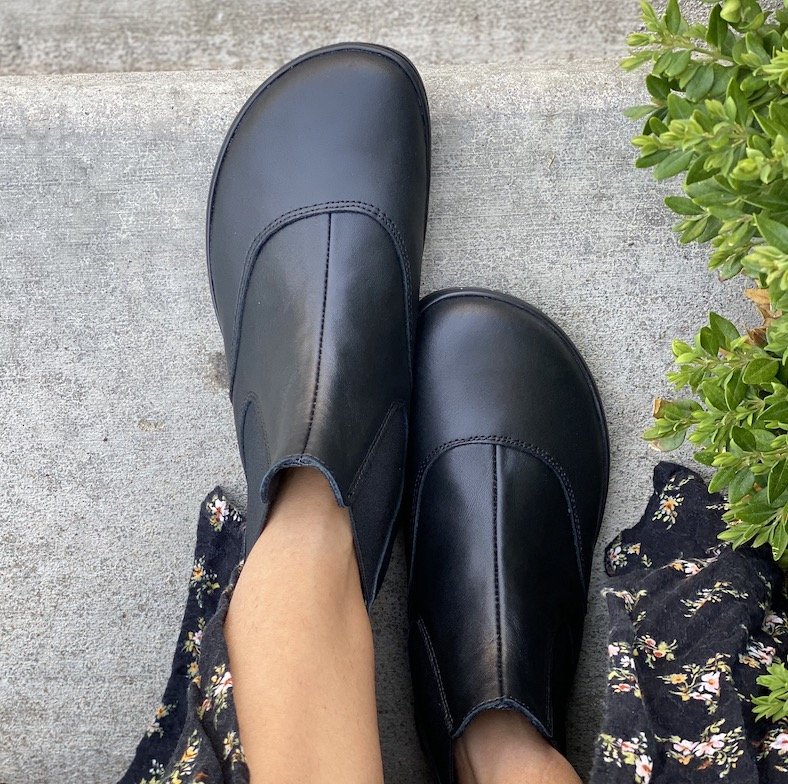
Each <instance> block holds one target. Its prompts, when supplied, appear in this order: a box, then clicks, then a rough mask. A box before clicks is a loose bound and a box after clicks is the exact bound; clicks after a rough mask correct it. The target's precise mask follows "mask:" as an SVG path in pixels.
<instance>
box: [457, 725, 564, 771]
mask: <svg viewBox="0 0 788 784" xmlns="http://www.w3.org/2000/svg"><path fill="white" fill-rule="evenodd" d="M454 764H455V769H456V771H457V782H458V784H523V782H527V784H580V778H579V777H578V775H577V773H575V770H574V768H573V767H572V766H571V765H570V764H569V762H568V761H567V759H566V758H565V757H564V756H562V755H561V753H560V752H559V751H557V750H556V749H555V748H553V747H552V746H551V745H550V744H549V743H548V742H547V741H546V740H545V739H544V736H543V735H542V734H541V733H539V732H538V731H537V730H536V729H535V728H534V726H533V725H532V724H531V723H530V722H529V721H528V719H526V718H525V717H524V716H523V715H522V714H521V713H518V712H516V711H507V710H490V711H485V712H484V713H481V714H479V715H478V716H477V717H476V718H475V719H474V720H473V721H472V722H471V723H470V725H469V726H468V728H467V729H466V730H465V732H463V733H462V735H460V737H459V738H458V739H457V742H456V743H455V744H454Z"/></svg>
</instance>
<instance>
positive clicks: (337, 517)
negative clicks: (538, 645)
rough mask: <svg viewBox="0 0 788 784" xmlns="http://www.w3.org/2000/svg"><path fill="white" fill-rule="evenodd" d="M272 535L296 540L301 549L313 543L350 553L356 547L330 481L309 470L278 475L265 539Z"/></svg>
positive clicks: (345, 516) (294, 470) (293, 470)
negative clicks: (349, 550) (353, 545)
mask: <svg viewBox="0 0 788 784" xmlns="http://www.w3.org/2000/svg"><path fill="white" fill-rule="evenodd" d="M272 533H275V534H276V535H280V536H281V535H283V536H291V537H294V538H297V539H298V540H299V544H300V546H302V547H308V546H309V543H310V542H313V543H314V544H315V545H316V546H318V547H322V546H324V545H330V546H337V547H341V548H343V549H346V550H347V549H352V544H353V537H352V533H351V526H350V515H349V513H348V510H347V509H346V508H344V507H341V506H339V504H338V503H337V500H336V497H335V495H334V491H333V490H332V489H331V486H330V485H329V483H328V479H326V477H325V476H324V475H323V474H322V473H321V472H320V471H319V470H318V469H316V468H310V467H302V468H289V469H286V470H285V471H283V472H282V473H281V474H280V475H279V477H278V486H277V488H276V493H275V497H274V501H273V504H272V505H271V508H270V510H269V514H268V520H267V522H266V526H265V529H264V533H263V535H268V536H270V535H272ZM261 538H262V537H261Z"/></svg>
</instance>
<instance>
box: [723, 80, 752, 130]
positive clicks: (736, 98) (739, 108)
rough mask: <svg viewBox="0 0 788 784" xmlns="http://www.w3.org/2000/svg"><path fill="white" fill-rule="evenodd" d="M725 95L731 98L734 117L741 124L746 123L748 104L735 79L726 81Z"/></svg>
mask: <svg viewBox="0 0 788 784" xmlns="http://www.w3.org/2000/svg"><path fill="white" fill-rule="evenodd" d="M727 95H728V98H732V99H733V103H734V105H735V106H736V119H737V120H738V121H739V123H740V124H741V125H746V124H747V121H748V117H749V114H750V104H749V103H748V101H747V98H746V97H745V96H744V93H743V92H742V91H741V89H740V87H739V83H738V82H737V81H736V80H735V79H731V80H730V82H728V91H727Z"/></svg>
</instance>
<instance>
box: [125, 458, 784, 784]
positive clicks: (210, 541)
mask: <svg viewBox="0 0 788 784" xmlns="http://www.w3.org/2000/svg"><path fill="white" fill-rule="evenodd" d="M724 509H725V507H724V501H723V498H722V497H721V496H719V495H714V494H709V492H708V490H707V488H706V485H705V484H704V482H703V481H702V479H700V477H698V476H697V475H696V474H694V473H693V472H692V471H690V470H688V469H686V468H682V467H681V466H678V465H675V464H672V463H660V464H659V465H658V466H657V467H656V469H655V471H654V494H653V495H652V497H651V499H650V501H649V503H648V506H647V508H646V511H645V513H644V515H643V517H642V519H641V520H640V522H639V523H638V524H637V525H635V526H634V527H633V528H630V529H628V530H625V531H623V532H622V533H621V534H619V535H618V536H617V537H616V538H615V539H614V540H613V542H612V543H611V544H610V545H609V546H608V547H607V549H606V552H605V568H606V570H607V573H608V575H609V579H608V581H607V585H606V587H605V589H604V591H603V595H604V596H605V598H606V601H607V605H608V610H609V615H610V633H609V645H608V649H607V655H608V675H607V687H606V695H605V717H604V721H603V726H602V728H601V731H600V733H599V735H598V739H597V745H596V750H595V759H594V767H593V771H592V773H591V782H592V784H630V783H632V784H682V783H683V782H693V783H694V782H704V781H719V780H721V779H724V780H725V781H727V782H731V783H732V784H739V783H742V784H743V783H744V782H747V784H750V783H751V782H752V783H754V782H769V783H771V782H786V784H788V719H784V720H781V721H778V722H776V723H771V722H768V721H764V720H761V721H756V720H755V717H754V716H753V713H752V708H751V700H752V697H753V696H754V695H757V694H760V693H762V692H763V689H762V688H761V687H759V686H758V685H757V683H756V679H757V677H758V676H759V675H762V674H763V673H764V672H765V671H766V667H767V666H768V665H769V664H770V663H771V662H772V661H774V660H776V659H780V660H785V657H786V655H787V654H788V602H786V598H785V594H784V585H783V577H782V573H781V571H780V570H779V569H778V568H777V567H776V565H775V564H774V563H773V562H772V561H771V559H770V557H769V554H768V552H762V551H756V550H752V549H751V548H740V549H739V550H733V549H732V548H731V547H729V546H728V545H725V544H723V543H722V542H720V541H719V540H718V539H717V534H718V533H719V532H720V531H721V530H722V529H723V527H724V523H723V522H722V517H721V516H722V512H723V511H724ZM243 528H244V520H243V517H242V516H241V515H240V514H239V513H238V511H237V510H236V509H235V508H234V507H233V506H232V504H231V503H230V502H229V501H228V499H227V498H226V497H225V495H224V493H223V492H222V490H221V488H216V489H215V490H214V491H213V492H212V493H210V494H209V495H208V497H207V498H206V499H205V501H204V502H203V504H202V507H201V510H200V516H199V522H198V535H197V546H196V550H195V559H194V568H193V570H192V574H191V579H190V581H189V593H188V599H187V603H186V609H185V612H184V618H183V624H182V627H181V633H180V636H179V639H178V643H177V648H176V652H175V656H174V659H173V665H172V674H171V676H170V679H169V681H168V684H167V688H166V689H165V692H164V697H163V699H162V702H161V704H160V705H159V707H158V708H157V709H156V712H155V716H154V718H153V721H152V722H151V724H150V726H149V727H148V730H147V732H146V733H145V736H144V737H143V739H142V741H141V742H140V744H139V746H138V747H137V751H136V754H135V757H134V760H133V761H132V763H131V765H130V767H129V769H128V770H127V772H126V774H125V775H124V776H123V778H122V779H121V780H120V782H119V784H196V783H197V782H204V783H205V784H248V782H249V771H248V768H247V766H246V762H245V761H244V755H243V750H242V747H241V742H240V738H239V735H238V726H237V720H236V715H235V708H234V705H233V691H232V675H231V674H230V670H229V669H228V666H227V662H228V655H227V647H226V645H225V641H224V635H223V624H224V619H225V616H226V614H227V607H228V605H229V602H230V597H231V595H232V587H233V585H234V584H235V580H236V579H237V575H238V573H239V572H240V569H241V568H242V557H243Z"/></svg>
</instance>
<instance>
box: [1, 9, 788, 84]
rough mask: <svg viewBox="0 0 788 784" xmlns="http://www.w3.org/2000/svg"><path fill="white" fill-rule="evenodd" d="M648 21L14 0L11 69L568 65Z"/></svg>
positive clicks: (630, 14)
mask: <svg viewBox="0 0 788 784" xmlns="http://www.w3.org/2000/svg"><path fill="white" fill-rule="evenodd" d="M769 2H777V0H769ZM662 4H663V5H664V0H663V2H662ZM682 6H683V7H685V8H686V9H687V11H688V13H690V14H692V13H697V9H698V8H699V7H702V0H683V2H682ZM705 8H706V11H705V12H706V13H708V7H707V6H706V7H705ZM638 20H639V11H638V3H637V1H636V0H623V1H622V0H598V1H597V2H595V3H593V4H589V3H587V2H578V1H577V0H489V2H486V3H478V2H475V0H457V1H456V2H452V3H449V4H447V3H446V2H445V0H402V2H396V3H393V2H390V0H369V2H366V3H359V2H354V1H353V0H269V1H268V2H265V3H260V2H257V0H239V1H238V2H229V0H220V1H219V2H217V0H97V1H96V2H90V3H84V2H82V0H39V2H36V3H31V2H30V0H5V1H4V2H3V3H2V4H0V74H22V73H71V72H76V73H82V72H101V71H155V70H181V69H182V70H189V69H194V68H262V69H268V68H270V67H271V66H272V65H274V64H275V63H280V62H283V61H285V60H287V59H289V58H291V57H294V56H295V55H297V54H299V53H300V52H302V51H306V50H307V49H311V48H314V47H317V46H323V45H324V44H326V43H331V42H333V41H340V40H365V41H366V40H374V41H376V42H378V43H383V44H388V45H390V46H395V47H398V48H401V49H402V50H403V51H405V52H406V53H407V54H408V55H409V56H410V57H412V58H414V60H415V61H416V62H417V64H419V65H436V64H444V63H481V62H514V61H520V62H522V61H532V62H536V61H540V62H544V61H547V60H550V61H555V62H565V61H567V60H575V59H577V60H585V59H587V58H588V57H602V56H614V57H617V56H619V55H620V54H621V53H622V52H623V50H624V38H625V36H626V34H627V33H628V32H630V30H632V29H635V28H636V27H637V25H638Z"/></svg>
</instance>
